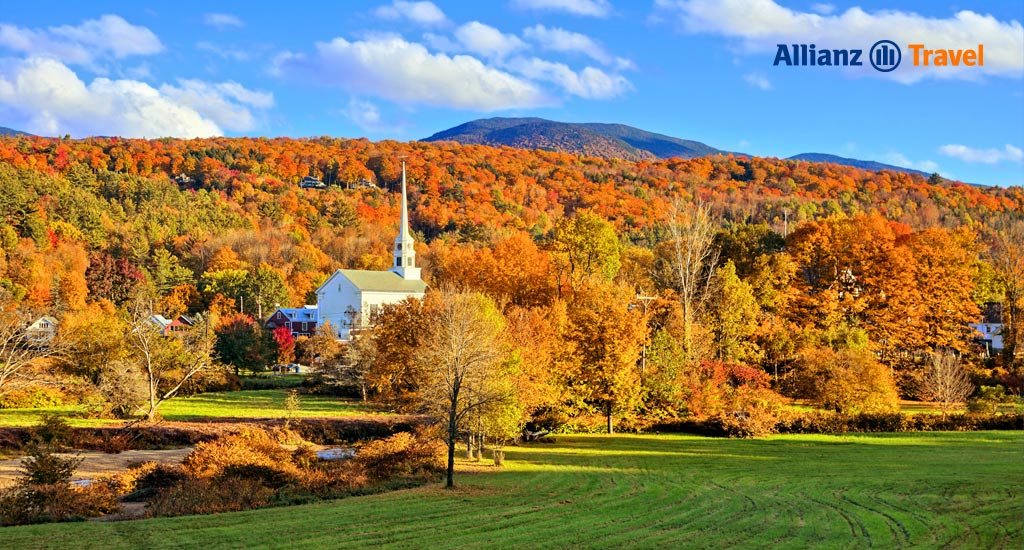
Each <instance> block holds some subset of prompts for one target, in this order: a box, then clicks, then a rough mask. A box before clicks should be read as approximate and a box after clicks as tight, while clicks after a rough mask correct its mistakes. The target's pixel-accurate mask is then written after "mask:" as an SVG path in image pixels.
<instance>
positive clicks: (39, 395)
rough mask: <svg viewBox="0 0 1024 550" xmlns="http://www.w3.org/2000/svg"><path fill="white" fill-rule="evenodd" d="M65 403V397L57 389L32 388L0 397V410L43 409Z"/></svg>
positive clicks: (14, 391)
mask: <svg viewBox="0 0 1024 550" xmlns="http://www.w3.org/2000/svg"><path fill="white" fill-rule="evenodd" d="M66 402H67V396H66V395H65V394H64V392H63V391H61V390H59V389H57V388H48V387H34V388H26V389H23V390H13V391H10V392H8V393H6V394H5V395H4V396H3V397H0V409H45V408H47V407H59V406H61V405H63V404H65V403H66Z"/></svg>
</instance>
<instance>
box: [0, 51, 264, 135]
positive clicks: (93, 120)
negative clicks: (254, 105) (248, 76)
mask: <svg viewBox="0 0 1024 550" xmlns="http://www.w3.org/2000/svg"><path fill="white" fill-rule="evenodd" d="M162 88H163V87H162ZM236 92H237V91H236ZM222 93H225V94H228V95H231V94H232V93H233V92H231V91H230V89H226V90H225V91H223V92H222ZM235 95H241V96H243V97H244V94H241V93H236V94H235ZM250 99H251V98H250ZM204 110H208V109H207V108H206V107H204ZM0 120H5V121H9V122H10V123H11V125H13V126H15V127H17V128H21V129H24V130H26V131H28V132H31V133H34V134H41V135H51V136H52V135H61V134H71V135H72V136H76V137H84V136H90V135H114V136H124V137H150V138H154V137H160V136H176V137H205V136H215V135H220V134H221V133H222V132H221V129H220V127H219V126H218V125H217V123H216V122H214V121H213V120H211V119H209V118H206V117H204V116H203V115H202V114H200V112H199V110H198V109H196V108H194V107H192V106H189V105H186V104H183V103H182V102H179V101H177V100H176V99H175V98H174V97H170V96H168V95H167V94H166V93H165V91H164V90H163V89H160V90H158V89H156V88H153V87H152V86H150V85H149V84H146V83H144V82H139V81H135V80H110V79H107V78H96V79H94V80H93V81H92V82H91V83H89V84H88V85H87V84H86V83H85V82H83V81H82V80H80V79H79V78H78V76H77V75H76V74H75V73H74V72H73V71H72V70H71V69H69V68H68V67H67V66H66V65H64V64H63V63H61V62H59V61H57V60H55V59H52V58H46V57H31V58H28V59H25V60H18V61H7V62H4V63H0Z"/></svg>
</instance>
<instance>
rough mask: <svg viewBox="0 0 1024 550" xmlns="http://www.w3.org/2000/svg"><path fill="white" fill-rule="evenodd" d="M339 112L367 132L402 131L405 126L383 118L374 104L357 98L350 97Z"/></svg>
mask: <svg viewBox="0 0 1024 550" xmlns="http://www.w3.org/2000/svg"><path fill="white" fill-rule="evenodd" d="M341 114H343V115H345V117H346V118H348V119H349V120H351V121H352V122H353V123H354V124H355V125H356V126H359V127H360V128H362V129H363V130H366V131H368V132H403V131H404V130H405V128H403V127H402V126H397V125H394V124H390V123H388V122H387V121H385V120H384V117H383V116H382V115H381V113H380V109H379V108H378V107H377V105H376V104H374V103H372V102H370V101H365V100H362V99H358V98H355V97H353V98H351V99H349V101H348V105H347V106H346V107H345V108H344V109H342V110H341Z"/></svg>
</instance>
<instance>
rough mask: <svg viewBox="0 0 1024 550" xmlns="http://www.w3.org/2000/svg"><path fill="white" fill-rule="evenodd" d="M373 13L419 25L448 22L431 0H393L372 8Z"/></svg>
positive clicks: (437, 24)
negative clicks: (414, 0) (412, 0)
mask: <svg viewBox="0 0 1024 550" xmlns="http://www.w3.org/2000/svg"><path fill="white" fill-rule="evenodd" d="M374 14H375V15H376V16H377V17H380V18H381V19H408V20H409V21H412V22H414V23H419V24H421V25H436V26H439V25H446V24H447V23H448V18H447V17H445V15H444V12H443V11H441V8H439V7H437V5H436V4H434V3H433V2H406V1H404V0H394V1H393V2H392V3H391V5H390V6H381V7H379V8H377V9H376V10H374Z"/></svg>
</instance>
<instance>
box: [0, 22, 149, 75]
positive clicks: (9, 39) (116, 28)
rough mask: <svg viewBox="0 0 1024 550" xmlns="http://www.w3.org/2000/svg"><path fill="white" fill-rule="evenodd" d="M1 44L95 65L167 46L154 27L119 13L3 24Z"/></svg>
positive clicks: (36, 53) (22, 50)
mask: <svg viewBox="0 0 1024 550" xmlns="http://www.w3.org/2000/svg"><path fill="white" fill-rule="evenodd" d="M0 47H4V48H7V49H10V50H14V51H16V52H20V53H24V54H27V55H45V56H49V57H53V58H55V59H58V60H60V61H62V62H64V63H70V64H74V65H92V64H93V62H94V61H96V60H97V59H100V58H114V59H123V58H125V57H129V56H133V55H150V54H154V53H157V52H160V51H163V49H164V46H163V44H161V43H160V39H159V38H157V36H156V35H155V34H153V31H150V30H149V29H147V28H146V27H141V26H137V25H132V24H131V23H129V22H127V21H125V20H124V19H122V18H121V17H119V16H117V15H104V16H102V17H100V18H99V19H89V20H87V21H84V22H82V24H80V25H78V26H70V25H62V26H59V27H47V28H46V29H29V28H25V27H17V26H15V25H10V24H6V23H4V24H0Z"/></svg>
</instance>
